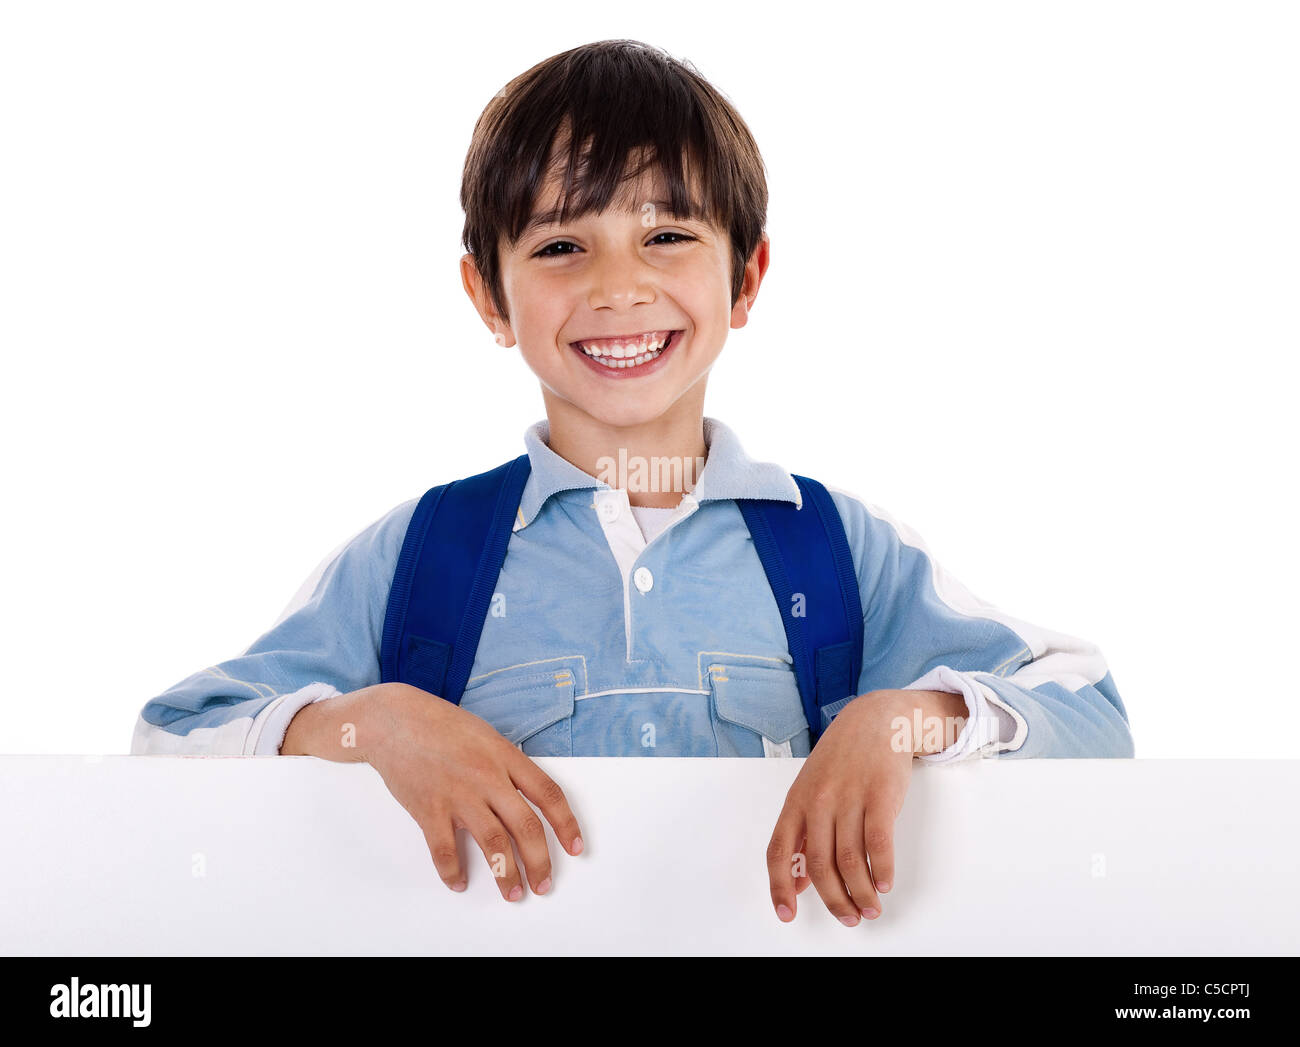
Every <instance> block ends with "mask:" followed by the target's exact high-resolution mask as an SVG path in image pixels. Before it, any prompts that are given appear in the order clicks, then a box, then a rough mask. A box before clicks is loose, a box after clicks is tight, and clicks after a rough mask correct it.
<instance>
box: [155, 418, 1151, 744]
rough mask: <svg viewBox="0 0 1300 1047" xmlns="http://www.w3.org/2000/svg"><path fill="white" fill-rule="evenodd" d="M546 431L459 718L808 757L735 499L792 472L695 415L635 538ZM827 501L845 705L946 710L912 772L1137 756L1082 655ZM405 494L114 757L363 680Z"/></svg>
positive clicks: (512, 730) (212, 737)
mask: <svg viewBox="0 0 1300 1047" xmlns="http://www.w3.org/2000/svg"><path fill="white" fill-rule="evenodd" d="M548 435H549V430H548V426H547V423H546V422H539V423H537V424H536V425H534V426H532V427H531V428H530V429H529V430H528V431H527V433H526V434H525V437H524V443H525V446H526V448H527V451H528V456H529V460H530V463H531V467H532V468H531V473H530V475H529V478H528V481H527V484H526V486H525V488H524V491H523V495H522V497H521V500H520V505H519V509H518V513H517V515H516V520H515V524H514V530H513V532H512V534H511V537H510V542H509V545H508V548H507V552H506V557H505V562H504V564H503V566H502V569H501V575H500V578H499V580H498V583H497V588H496V593H495V595H494V597H493V600H492V603H491V606H490V609H489V611H488V614H487V617H486V619H485V622H484V628H483V633H482V637H481V639H480V641H479V647H478V652H477V655H476V658H475V661H474V665H473V668H472V669H471V672H470V678H469V681H468V683H467V685H466V688H465V692H464V695H463V697H462V699H461V706H462V708H464V709H466V710H468V711H469V712H472V713H474V714H475V715H478V716H480V717H482V718H483V719H484V720H486V721H487V722H488V723H490V724H492V725H493V726H494V727H495V728H496V729H497V730H498V731H500V733H501V734H502V735H504V736H505V737H506V738H507V739H508V740H509V741H510V742H512V743H513V744H515V745H517V746H518V747H519V748H520V749H521V750H522V751H523V752H524V753H526V754H528V755H530V756H647V757H650V756H755V757H762V756H767V757H783V756H795V757H798V756H806V755H807V754H808V752H809V747H810V736H809V731H808V725H807V722H806V720H805V719H804V712H803V705H802V703H801V701H800V698H799V690H798V686H797V684H796V682H795V675H794V669H793V664H792V661H791V658H790V653H789V649H788V647H787V644H786V636H785V630H784V627H783V625H782V622H781V616H780V613H779V610H778V608H777V605H776V600H775V598H774V596H773V595H772V591H771V588H770V587H769V585H768V582H767V578H766V575H765V573H764V571H763V568H762V564H761V563H760V561H759V559H758V556H757V555H756V553H755V551H754V546H753V542H752V540H751V538H750V535H749V531H748V528H747V527H746V525H745V522H744V519H743V518H742V516H741V514H740V510H739V508H738V507H737V506H736V502H735V500H736V499H738V498H769V499H781V500H786V501H791V502H796V503H797V502H798V501H799V498H800V494H799V489H798V486H797V485H796V484H795V482H794V480H793V478H792V477H791V476H790V473H789V472H787V471H786V470H785V469H784V468H782V467H781V466H779V465H776V464H774V463H771V462H760V461H755V460H754V459H752V458H750V457H749V456H748V455H747V454H745V452H744V450H743V448H742V447H741V445H740V441H739V440H738V439H737V437H736V435H735V434H734V433H733V432H732V431H731V430H730V429H728V428H727V427H726V426H724V425H723V424H722V423H721V422H719V421H717V420H716V419H712V418H706V419H704V439H705V443H706V445H707V449H708V453H707V460H706V463H705V465H704V468H703V470H702V471H701V472H700V474H699V476H698V478H697V480H696V483H695V485H694V487H693V488H692V489H691V490H690V492H689V493H687V494H685V495H683V496H682V499H681V502H680V504H679V505H677V506H676V507H675V508H674V509H672V510H671V511H670V512H666V513H657V514H653V515H654V516H656V517H658V519H657V520H656V521H655V529H654V530H652V531H651V535H652V537H651V538H650V540H647V539H646V537H645V532H643V530H642V527H641V526H639V525H638V522H637V518H636V515H637V514H635V513H634V512H633V510H632V507H631V506H630V504H629V502H628V496H627V492H626V491H625V490H623V489H620V488H617V487H611V486H610V485H609V484H608V483H605V482H604V481H603V480H601V479H597V478H596V477H593V476H590V475H588V474H587V473H585V472H583V471H582V470H580V469H578V468H577V467H576V466H574V465H572V464H571V463H569V462H568V461H566V460H565V459H563V458H561V457H560V456H559V455H558V454H556V453H555V452H554V451H552V450H551V449H550V448H549V447H548V446H547V438H548ZM814 475H815V473H814ZM446 479H447V478H441V479H438V480H437V481H436V482H445V480H446ZM819 479H820V478H819ZM828 489H829V490H830V492H831V496H832V499H833V500H834V502H835V505H836V508H837V509H838V510H839V513H840V516H841V518H842V520H843V522H844V527H845V532H846V534H847V537H848V541H849V546H850V548H851V550H852V552H853V559H854V566H855V568H856V572H857V578H858V583H859V588H860V591H861V598H862V608H863V624H864V632H865V640H864V651H863V659H862V674H861V677H860V678H859V681H858V690H857V693H858V694H859V695H861V694H867V693H869V692H871V691H875V690H882V689H892V688H913V689H927V690H942V691H950V692H953V693H957V694H961V695H962V696H963V697H964V699H965V702H966V706H967V710H968V719H967V722H966V725H965V727H964V728H963V730H962V731H961V733H960V734H959V736H958V737H957V738H956V740H955V741H954V743H953V744H952V745H950V746H949V747H948V748H946V749H944V750H943V751H942V752H939V753H935V754H932V755H929V756H925V757H921V758H920V759H923V760H925V761H927V762H933V763H945V762H951V761H954V760H959V759H965V758H967V757H971V756H999V755H1000V756H1016V757H1026V756H1048V757H1079V756H1111V757H1124V756H1132V755H1133V741H1132V737H1131V735H1130V732H1129V727H1128V718H1127V713H1126V711H1125V709H1124V706H1123V703H1122V702H1121V700H1120V696H1119V693H1118V691H1117V690H1116V687H1115V684H1114V681H1113V679H1112V678H1111V675H1110V672H1109V670H1108V668H1107V666H1106V663H1105V660H1104V658H1103V657H1102V655H1101V652H1100V651H1099V650H1098V648H1097V647H1096V646H1094V645H1092V644H1090V643H1087V642H1086V641H1083V640H1081V639H1078V638H1077V637H1072V636H1067V635H1065V634H1063V633H1058V632H1053V631H1051V630H1047V629H1044V628H1042V627H1039V626H1035V625H1032V624H1030V623H1028V622H1025V621H1022V620H1019V619H1016V618H1013V617H1011V616H1009V615H1007V614H1006V613H1004V612H1003V611H1001V610H1000V609H998V608H996V607H993V606H992V605H990V604H987V603H984V602H983V601H981V600H980V599H979V598H977V597H975V596H974V595H973V594H971V593H970V592H969V591H968V590H967V589H965V587H964V586H962V585H961V584H960V583H959V582H958V581H957V580H956V579H954V578H953V577H952V576H951V575H949V574H948V573H947V572H946V571H945V570H944V569H943V568H942V567H941V566H940V565H939V564H937V563H936V562H935V561H934V559H933V557H932V556H931V555H930V553H929V551H928V549H927V548H926V546H925V544H924V542H923V541H922V540H921V539H920V537H919V536H918V535H916V534H915V532H913V531H911V529H910V528H908V527H907V526H906V525H905V524H903V523H902V522H901V521H898V520H896V519H894V518H893V517H892V516H891V515H890V514H888V513H887V512H886V511H885V510H883V509H881V508H880V507H878V506H875V505H871V504H869V503H866V502H863V501H862V500H861V499H859V498H857V497H855V496H853V495H850V494H848V493H847V492H844V491H841V490H839V489H837V488H834V487H830V486H829V485H828ZM418 501H419V498H418V497H416V498H412V499H411V500H410V501H407V502H404V503H403V504H401V505H399V506H397V507H396V508H394V509H393V510H392V511H390V512H389V513H387V514H386V515H385V516H383V517H382V518H380V519H379V520H377V521H375V522H374V523H373V524H371V525H370V526H369V527H367V528H366V529H365V530H363V531H362V532H361V533H360V534H357V535H356V536H355V537H353V538H352V539H351V540H349V541H348V542H346V543H344V544H343V545H342V546H341V547H340V548H339V549H338V550H336V551H335V552H334V553H332V554H331V555H330V556H329V557H327V558H326V560H325V561H324V562H323V563H322V564H321V566H320V567H319V568H318V569H317V570H316V572H314V574H313V575H312V577H311V578H309V579H308V580H307V582H306V583H305V584H304V585H303V587H302V589H301V590H300V591H299V593H298V595H297V596H296V597H295V598H294V600H293V601H292V602H291V603H290V605H289V607H287V608H286V610H285V612H284V614H283V615H282V616H281V617H280V620H279V621H278V622H276V623H275V625H274V626H273V627H272V628H271V629H270V630H269V631H268V632H266V633H265V634H264V635H262V636H261V637H260V638H259V639H258V640H257V641H256V642H255V643H254V644H253V645H252V646H251V647H249V648H248V650H247V651H246V652H245V653H244V654H242V655H241V656H239V657H237V658H232V659H229V660H227V661H224V662H221V663H219V664H217V665H212V666H208V667H207V668H205V669H202V670H200V671H198V672H196V673H194V674H193V675H191V676H189V677H187V678H186V679H184V680H182V681H180V682H179V683H177V684H176V685H175V686H173V687H171V688H169V689H168V690H167V691H165V692H164V693H163V694H161V695H158V696H157V697H155V698H152V699H151V700H149V701H148V702H147V703H146V704H145V706H144V708H143V709H142V711H141V713H140V716H139V718H138V720H137V723H136V728H135V734H134V737H133V740H132V746H131V751H132V752H134V753H141V754H147V753H209V754H231V755H274V754H277V753H278V752H279V749H280V746H281V744H282V743H283V739H284V734H285V730H286V729H287V727H288V724H289V721H290V720H291V719H292V718H293V716H294V715H295V714H296V713H297V712H298V710H299V709H301V708H302V707H303V706H304V705H306V704H308V703H310V702H313V701H327V700H329V698H331V697H334V696H336V695H339V694H346V693H349V692H351V691H355V690H359V689H360V688H363V687H368V686H371V685H373V684H377V683H379V682H380V660H379V655H380V645H381V638H382V632H383V625H384V618H385V612H386V609H387V603H388V595H389V590H390V588H391V585H392V578H393V573H394V569H395V567H396V563H397V558H398V554H399V553H400V551H401V547H402V541H403V538H404V537H405V534H406V529H407V526H408V524H409V523H410V520H411V517H412V514H413V513H414V511H415V506H416V504H417V503H418ZM640 515H641V516H642V517H643V518H645V517H648V516H649V515H651V514H646V513H641V514H640ZM431 700H432V699H431ZM849 700H850V699H845V700H844V701H842V702H839V703H836V704H835V705H832V706H830V707H828V709H827V710H825V713H824V723H829V721H830V719H832V718H833V717H834V715H835V714H836V713H837V712H838V711H839V710H840V709H841V708H843V706H844V705H845V704H847V702H848V701H849Z"/></svg>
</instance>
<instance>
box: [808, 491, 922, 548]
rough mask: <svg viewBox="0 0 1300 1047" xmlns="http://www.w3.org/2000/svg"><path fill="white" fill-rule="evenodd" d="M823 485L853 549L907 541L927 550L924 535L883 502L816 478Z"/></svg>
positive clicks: (914, 546) (906, 543) (905, 543)
mask: <svg viewBox="0 0 1300 1047" xmlns="http://www.w3.org/2000/svg"><path fill="white" fill-rule="evenodd" d="M818 482H819V483H821V485H822V486H823V487H825V488H826V490H827V493H829V494H830V496H831V501H832V502H834V503H835V508H836V509H837V510H838V511H839V514H840V520H841V521H842V522H843V524H844V532H845V534H846V535H847V537H848V540H849V545H850V546H851V547H853V548H854V549H855V550H856V549H859V548H862V547H864V546H866V545H867V544H874V545H880V544H882V543H884V544H886V545H890V544H893V545H897V544H902V545H910V546H912V547H913V548H916V549H920V550H922V551H926V545H925V541H924V539H922V538H921V536H920V535H919V534H918V533H917V532H916V531H914V530H913V529H912V528H911V527H910V526H909V525H908V524H907V523H906V522H905V521H903V520H901V519H899V518H898V517H897V516H895V515H894V514H893V513H892V512H890V511H889V510H888V509H886V508H885V507H884V506H882V505H879V504H877V503H875V502H872V501H869V500H868V499H866V498H864V497H863V496H862V495H860V494H857V493H856V492H854V491H850V490H848V489H846V488H843V487H837V486H834V485H833V484H829V483H827V482H825V481H818Z"/></svg>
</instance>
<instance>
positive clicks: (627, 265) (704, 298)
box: [461, 171, 768, 427]
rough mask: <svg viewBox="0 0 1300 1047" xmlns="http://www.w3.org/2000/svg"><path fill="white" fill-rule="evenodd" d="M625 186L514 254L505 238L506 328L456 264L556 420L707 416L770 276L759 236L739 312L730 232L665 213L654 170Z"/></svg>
mask: <svg viewBox="0 0 1300 1047" xmlns="http://www.w3.org/2000/svg"><path fill="white" fill-rule="evenodd" d="M627 184H628V186H629V191H628V192H626V193H624V195H623V197H622V198H621V199H619V200H617V201H615V202H614V204H612V205H611V206H610V207H609V209H607V210H606V211H604V212H601V213H594V212H593V213H590V214H587V215H585V216H583V217H582V218H581V219H578V220H576V221H572V220H571V221H569V222H566V223H565V224H564V225H559V224H556V223H555V222H553V221H550V222H546V223H544V224H536V225H534V226H532V227H530V228H529V229H528V230H527V231H526V232H525V233H524V235H523V237H522V238H521V239H520V240H519V242H518V243H517V244H516V245H515V246H514V247H513V248H511V247H510V246H509V245H507V244H506V243H505V242H504V239H503V241H502V244H501V246H500V263H501V266H500V267H501V278H502V288H503V293H504V297H505V306H506V308H507V310H508V311H509V314H510V319H509V321H508V322H507V321H506V320H505V319H504V318H502V317H501V316H500V315H499V314H498V313H497V312H496V310H495V308H494V307H493V306H492V304H491V299H490V296H489V295H488V294H487V292H486V288H485V286H484V285H483V283H482V280H481V278H480V277H479V274H478V270H477V268H476V267H475V266H474V262H473V257H472V256H471V255H469V254H466V255H465V256H464V257H463V258H462V259H461V274H462V279H463V282H464V284H465V289H466V291H468V292H469V294H470V297H471V298H472V299H473V300H474V303H475V306H476V308H477V309H478V310H479V313H480V315H481V316H482V317H483V320H484V322H486V323H487V325H488V326H489V327H490V328H491V329H492V331H493V332H494V333H495V334H496V335H497V341H498V342H500V343H501V344H502V345H505V346H507V347H509V346H513V345H516V344H517V345H518V346H519V351H520V353H521V355H522V356H523V358H524V361H525V362H526V363H527V364H528V366H529V367H530V368H531V369H532V370H533V373H534V374H536V375H537V377H538V379H539V380H540V381H541V384H542V390H543V397H544V399H545V401H546V407H547V413H548V415H549V416H550V417H551V418H552V420H553V421H554V420H556V419H557V416H558V417H562V418H565V419H571V420H574V421H580V420H581V419H582V418H583V416H585V418H586V419H589V420H591V421H595V422H598V423H600V424H601V425H603V426H610V427H624V426H639V425H644V424H647V423H650V422H653V421H655V420H656V419H660V418H663V417H665V416H669V415H671V416H672V417H679V416H680V417H688V416H698V415H699V414H701V413H702V411H703V403H704V387H705V382H706V378H707V375H708V372H709V369H710V368H711V367H712V366H713V362H714V361H715V360H716V359H717V358H718V354H719V353H721V351H722V346H723V343H724V342H725V341H726V338H727V331H728V329H729V328H739V327H743V326H744V325H745V323H746V322H747V320H748V316H749V307H750V306H751V305H752V304H753V300H754V297H755V296H756V294H757V293H758V285H759V283H760V282H761V280H762V277H763V274H764V272H765V271H766V269H767V263H768V241H767V237H766V236H764V238H763V242H762V243H761V244H760V245H759V247H758V248H757V249H756V250H755V252H754V255H753V257H752V258H750V259H749V261H748V264H747V266H746V269H745V280H744V286H743V289H742V292H741V295H740V298H739V299H738V300H737V302H736V304H735V305H734V306H733V305H732V304H731V263H732V255H731V242H730V238H729V237H728V235H727V233H726V231H725V230H723V229H720V228H718V227H717V226H715V225H713V224H712V223H710V222H706V221H704V220H702V219H695V220H692V221H684V220H681V219H678V218H677V217H676V216H674V215H672V214H669V213H667V207H668V205H667V203H664V202H662V201H666V200H667V198H668V194H667V193H666V192H664V191H663V190H662V183H660V182H659V181H658V180H657V178H656V177H655V176H654V175H653V174H652V173H651V171H646V172H643V177H642V179H641V180H640V181H639V182H636V183H631V182H629V183H627ZM558 195H559V194H558V185H557V184H556V182H555V181H552V182H550V183H548V184H547V186H546V188H545V190H544V191H543V192H542V193H541V194H539V199H538V201H537V204H536V206H535V207H534V216H535V217H536V216H538V215H542V216H544V215H546V214H547V213H548V212H550V211H551V210H552V209H553V208H555V207H556V206H557V204H558ZM665 339H666V341H665ZM678 412H684V414H682V415H679V414H678Z"/></svg>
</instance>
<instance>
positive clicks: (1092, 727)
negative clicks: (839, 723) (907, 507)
mask: <svg viewBox="0 0 1300 1047" xmlns="http://www.w3.org/2000/svg"><path fill="white" fill-rule="evenodd" d="M832 497H833V498H834V500H835V503H836V506H837V507H838V508H839V511H840V516H841V518H842V519H843V520H844V526H845V531H846V532H847V534H848V538H849V544H850V547H851V548H852V551H853V557H854V563H855V566H856V567H857V572H858V581H859V587H860V590H861V594H862V608H863V623H864V626H865V631H866V637H865V642H864V652H863V663H862V674H861V676H860V678H859V682H858V683H859V685H858V694H860V695H865V694H868V693H869V692H872V691H879V690H886V689H902V690H909V689H914V690H924V691H938V692H949V693H952V694H961V695H962V697H963V698H964V700H965V704H966V706H967V712H968V717H967V720H966V723H965V725H964V726H963V728H962V731H961V734H960V735H959V736H958V737H957V739H956V741H955V743H954V744H953V745H952V746H950V747H948V748H947V749H945V750H944V751H942V752H940V753H934V754H927V755H923V756H921V757H920V759H922V760H923V761H925V762H933V763H944V762H949V761H950V760H954V759H960V758H964V757H966V756H972V755H976V754H979V755H992V756H1011V757H1030V756H1038V757H1131V756H1132V755H1133V738H1132V735H1131V733H1130V731H1129V725H1128V714H1127V712H1126V710H1125V708H1124V705H1123V702H1122V701H1121V700H1120V696H1119V692H1118V690H1117V689H1116V687H1115V683H1114V680H1113V679H1112V678H1111V675H1110V670H1109V668H1108V666H1107V665H1106V661H1105V659H1104V658H1103V656H1102V654H1101V651H1100V650H1099V649H1098V648H1097V647H1096V646H1095V645H1093V644H1091V643H1088V642H1087V641H1085V640H1081V639H1079V638H1077V637H1074V636H1069V635H1066V634H1064V633H1059V632H1054V631H1052V630H1049V629H1044V628H1042V627H1040V626H1037V625H1033V624H1031V623H1029V622H1025V621H1022V620H1020V619H1016V618H1013V617H1011V616H1010V615H1007V614H1005V613H1004V612H1003V611H1001V610H999V609H998V608H996V607H994V606H992V605H991V604H987V603H985V602H984V601H982V600H980V599H979V598H978V597H976V596H974V595H973V594H972V593H970V592H969V591H968V590H967V589H966V588H965V587H964V586H963V585H962V584H961V583H960V582H958V581H957V580H956V579H955V578H953V577H952V576H951V575H949V574H948V573H947V572H946V571H945V570H944V569H943V567H942V566H941V565H939V564H938V563H937V562H936V561H935V560H934V558H933V556H932V555H931V554H930V552H929V550H928V549H927V548H926V546H925V544H924V542H923V541H922V540H921V538H920V537H919V536H918V535H917V534H916V533H915V532H914V531H912V530H911V529H910V528H908V527H907V526H906V525H905V524H903V523H901V522H899V521H897V520H895V519H894V518H893V517H891V516H890V515H889V514H888V513H887V512H885V511H884V510H882V509H880V508H879V507H877V506H872V505H869V504H867V503H864V502H862V501H860V500H859V499H857V498H854V497H853V496H851V495H848V494H846V493H844V492H842V491H836V490H834V489H832ZM830 711H831V712H832V713H834V712H836V711H838V710H837V709H836V708H835V707H834V706H832V707H830Z"/></svg>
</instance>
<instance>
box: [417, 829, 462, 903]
mask: <svg viewBox="0 0 1300 1047" xmlns="http://www.w3.org/2000/svg"><path fill="white" fill-rule="evenodd" d="M419 824H420V830H421V831H422V832H423V833H424V842H425V844H426V845H428V848H429V854H430V855H431V856H432V857H433V867H434V868H435V869H436V870H437V871H438V878H439V879H440V880H442V882H443V883H445V884H446V885H447V886H448V887H450V888H451V889H452V890H453V891H463V890H464V889H465V885H466V879H465V872H464V870H463V869H462V868H461V863H460V851H459V850H458V849H457V847H456V827H455V826H454V825H452V823H451V817H450V815H448V814H447V813H446V812H444V811H439V812H437V813H435V814H430V815H426V816H425V817H424V818H423V819H419Z"/></svg>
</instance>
